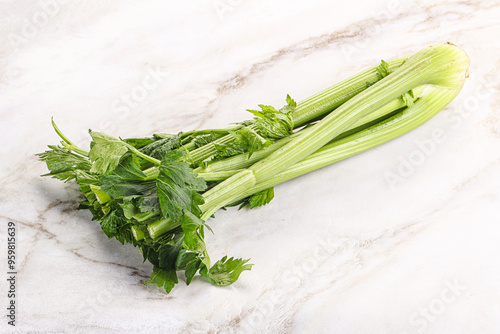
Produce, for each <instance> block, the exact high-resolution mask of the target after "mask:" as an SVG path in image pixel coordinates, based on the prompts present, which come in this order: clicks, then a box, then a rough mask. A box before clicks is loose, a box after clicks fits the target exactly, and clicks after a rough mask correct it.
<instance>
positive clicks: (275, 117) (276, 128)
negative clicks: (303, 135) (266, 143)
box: [247, 95, 297, 139]
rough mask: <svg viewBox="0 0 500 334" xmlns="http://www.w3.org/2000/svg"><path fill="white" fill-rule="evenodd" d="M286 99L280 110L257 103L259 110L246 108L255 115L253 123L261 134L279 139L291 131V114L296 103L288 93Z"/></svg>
mask: <svg viewBox="0 0 500 334" xmlns="http://www.w3.org/2000/svg"><path fill="white" fill-rule="evenodd" d="M286 101H287V104H286V105H285V106H284V107H283V108H281V109H280V110H277V109H276V108H274V107H273V106H267V105H264V104H259V107H260V109H261V110H252V109H247V111H249V112H251V113H252V114H254V115H255V116H257V118H255V125H256V126H257V128H258V129H259V131H260V134H261V135H262V136H264V137H266V138H272V139H280V138H283V137H286V136H289V135H290V134H291V133H292V130H293V119H292V116H291V115H292V111H294V110H295V108H296V106H297V103H296V102H295V101H294V100H293V99H292V98H291V97H290V95H287V97H286Z"/></svg>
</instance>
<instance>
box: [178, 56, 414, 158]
mask: <svg viewBox="0 0 500 334" xmlns="http://www.w3.org/2000/svg"><path fill="white" fill-rule="evenodd" d="M405 60H406V58H399V59H394V60H390V61H388V62H387V63H388V65H389V70H390V71H393V70H395V69H397V68H398V67H400V66H401V65H402V64H403V63H404V62H405ZM377 68H378V66H374V67H372V68H369V69H367V70H365V71H363V72H360V73H358V74H356V75H354V76H353V77H351V78H348V79H346V80H344V81H342V82H340V83H338V84H336V85H333V86H331V87H329V88H327V89H325V90H323V91H321V92H319V93H317V94H314V95H313V96H311V97H309V98H307V99H305V100H303V101H301V102H299V103H298V104H297V107H296V108H295V110H294V111H293V112H292V114H291V116H292V119H293V123H294V127H300V126H302V125H304V124H306V123H308V122H310V121H312V120H314V119H317V118H319V117H322V116H323V115H325V114H327V113H329V112H331V111H332V110H334V109H335V108H337V107H338V106H340V105H342V104H343V103H345V102H346V101H347V100H349V99H350V98H352V97H353V96H355V95H357V94H359V93H360V92H362V91H363V90H365V89H366V88H367V86H368V85H367V84H372V83H375V82H377V81H379V80H380V76H379V74H378V72H377ZM250 128H251V129H252V130H257V127H256V126H255V125H250ZM232 141H234V137H233V136H231V135H226V136H224V137H221V138H219V139H217V140H216V141H214V142H213V143H209V144H207V145H204V146H202V147H200V148H198V149H195V150H193V151H191V152H190V153H189V156H188V157H187V159H188V161H190V162H191V163H192V164H194V165H196V164H198V163H200V162H202V161H203V160H205V159H208V158H210V157H212V156H213V155H214V154H215V153H217V149H216V148H215V145H214V144H218V145H225V144H228V143H230V142H232Z"/></svg>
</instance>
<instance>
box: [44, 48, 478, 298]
mask: <svg viewBox="0 0 500 334" xmlns="http://www.w3.org/2000/svg"><path fill="white" fill-rule="evenodd" d="M468 66H469V59H468V57H467V55H466V54H465V53H464V52H463V51H462V50H460V49H459V48H457V47H456V46H454V45H451V44H444V45H437V46H432V47H428V48H425V49H423V50H421V51H419V52H417V53H415V54H413V55H411V56H409V57H407V58H401V59H395V60H391V61H388V62H385V61H382V62H381V64H380V65H378V66H375V67H372V68H370V69H367V70H365V71H363V72H361V73H359V74H357V75H355V76H353V77H351V78H349V79H347V80H344V81H342V82H340V83H339V84H336V85H334V86H332V87H330V88H328V89H326V90H323V91H321V92H319V93H318V94H315V95H313V96H311V97H310V98H308V99H306V100H304V101H302V102H299V103H296V102H295V101H294V100H293V99H292V98H290V96H287V98H286V104H285V106H284V107H282V108H280V109H276V108H274V107H272V106H266V105H260V106H259V107H260V110H249V111H250V112H251V113H252V114H253V115H254V116H255V117H254V118H253V119H251V120H247V121H244V122H242V123H239V124H236V125H235V126H232V127H229V128H226V129H211V130H198V131H191V132H185V133H178V134H154V135H153V136H152V137H148V138H130V139H118V138H114V137H111V136H109V135H106V134H103V133H98V132H93V131H90V135H91V137H92V142H91V144H90V150H89V151H86V150H84V149H81V148H79V147H77V146H75V145H74V144H73V143H72V142H71V141H70V140H69V139H68V138H67V137H66V136H65V135H64V134H62V132H61V131H60V130H59V129H58V127H57V126H56V125H55V123H54V122H53V123H52V124H53V126H54V129H55V131H56V132H57V133H58V134H59V136H60V137H61V138H62V141H61V145H60V146H49V148H50V150H48V151H46V152H43V153H40V154H38V155H39V158H40V159H41V160H43V161H45V162H46V164H47V167H48V169H49V171H50V173H48V174H46V175H49V176H52V177H55V178H57V179H60V180H63V181H68V180H73V179H74V180H76V182H77V183H78V185H79V187H80V190H81V192H82V193H83V195H84V197H85V199H84V200H83V201H82V202H80V208H81V209H88V210H89V211H90V212H92V214H93V219H94V220H97V221H99V222H100V224H101V227H102V229H103V231H104V233H106V235H107V236H108V237H109V238H116V239H117V240H119V241H120V242H122V243H124V242H128V243H131V244H133V245H135V246H137V247H139V248H140V250H141V252H142V254H143V256H144V260H148V261H149V262H151V263H152V264H153V266H154V270H153V273H152V275H151V280H150V281H149V282H147V283H152V284H157V285H158V286H159V287H162V288H164V289H165V291H166V292H167V293H168V292H170V291H171V289H172V288H173V287H174V286H175V284H177V283H178V278H177V272H178V271H181V270H183V271H184V272H185V277H186V283H187V284H189V283H190V282H191V280H192V278H193V277H194V275H195V274H196V273H199V274H201V275H203V276H205V277H206V278H207V279H208V280H209V281H210V282H211V283H213V284H216V285H229V284H232V283H233V282H234V281H236V280H237V279H238V277H239V276H240V274H241V273H242V272H243V271H245V270H250V269H251V267H252V265H251V264H249V263H248V261H249V260H243V259H235V258H227V257H223V258H222V259H221V260H219V261H217V262H215V263H214V264H213V265H212V264H211V261H210V257H209V255H208V251H207V248H206V245H205V241H204V233H205V228H209V227H208V225H206V221H207V220H208V219H209V218H210V217H211V216H213V215H214V213H215V212H216V211H217V210H219V209H220V208H223V207H226V206H233V205H240V207H242V206H243V207H244V206H248V207H249V208H255V207H259V206H262V205H265V204H267V203H269V202H270V201H271V200H272V199H273V197H274V190H273V189H274V188H273V187H274V186H275V185H278V184H280V183H282V182H285V181H287V180H290V179H292V178H295V177H297V176H300V175H303V174H305V173H309V172H311V171H314V170H316V169H319V168H322V167H324V166H327V165H329V164H332V163H334V162H337V161H339V160H342V159H345V158H347V157H350V156H352V155H355V154H357V153H360V152H363V151H365V150H367V149H369V148H372V147H375V146H377V145H380V144H382V143H384V142H387V141H389V140H391V139H394V138H396V137H398V136H400V135H402V134H404V133H406V132H408V131H410V130H412V129H414V128H416V127H418V126H419V125H421V124H423V123H425V122H426V121H427V120H429V119H430V118H432V117H433V116H434V115H435V114H436V113H438V112H439V111H440V110H442V109H443V108H444V107H445V106H446V105H448V104H449V103H450V102H451V101H452V100H453V99H454V98H455V96H457V94H458V93H459V92H460V90H461V88H462V86H463V84H464V82H465V78H466V77H467V69H468ZM209 229H210V228H209Z"/></svg>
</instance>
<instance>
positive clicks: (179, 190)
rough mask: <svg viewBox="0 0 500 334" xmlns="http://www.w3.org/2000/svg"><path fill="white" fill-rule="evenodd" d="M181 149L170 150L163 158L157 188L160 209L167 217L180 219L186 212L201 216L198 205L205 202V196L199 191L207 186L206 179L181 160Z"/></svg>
mask: <svg viewBox="0 0 500 334" xmlns="http://www.w3.org/2000/svg"><path fill="white" fill-rule="evenodd" d="M182 155H183V152H181V151H170V152H168V153H167V154H166V155H165V156H164V157H163V159H162V160H161V165H160V167H159V171H160V173H159V175H158V177H157V179H156V190H157V193H158V198H159V200H160V209H161V212H162V214H163V216H164V217H165V218H170V219H172V220H173V221H180V220H181V218H182V216H183V215H184V212H192V213H194V214H196V215H197V216H199V214H200V213H201V212H200V209H199V208H198V205H201V204H203V197H202V196H201V194H199V193H198V192H201V191H204V190H205V189H206V187H207V185H206V183H205V180H203V179H202V178H199V177H197V175H196V174H195V173H193V171H192V169H191V168H190V167H189V165H188V164H187V163H185V162H182V161H179V159H180V158H181V157H182Z"/></svg>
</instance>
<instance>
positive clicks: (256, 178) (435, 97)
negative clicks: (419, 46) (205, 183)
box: [148, 44, 469, 238]
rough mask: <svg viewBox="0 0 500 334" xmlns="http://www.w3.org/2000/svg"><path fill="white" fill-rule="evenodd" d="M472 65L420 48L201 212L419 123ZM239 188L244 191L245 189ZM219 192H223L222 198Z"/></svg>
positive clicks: (210, 197)
mask: <svg viewBox="0 0 500 334" xmlns="http://www.w3.org/2000/svg"><path fill="white" fill-rule="evenodd" d="M468 65H469V59H468V57H467V55H466V54H465V53H464V52H463V51H462V50H460V49H459V48H457V47H455V46H452V45H449V44H445V45H438V46H435V47H430V48H427V49H424V50H422V51H420V52H418V53H416V54H415V55H413V56H412V57H410V58H409V59H408V61H407V62H406V63H405V64H404V65H403V66H401V67H400V68H399V69H397V70H396V71H395V72H394V73H392V74H391V75H389V76H387V77H386V78H384V79H383V80H381V81H380V82H378V83H377V84H375V85H373V86H371V87H370V88H369V89H367V90H366V91H364V92H362V93H360V94H359V95H357V96H356V97H354V98H353V99H351V100H349V101H348V102H346V103H345V104H344V105H342V106H341V107H340V108H338V109H337V110H336V111H335V113H332V114H334V116H333V117H331V115H332V114H330V115H328V116H327V117H325V119H323V120H322V121H320V122H319V123H318V125H316V126H315V132H314V134H317V137H316V136H314V135H312V133H313V132H311V134H309V133H305V134H304V135H301V136H300V137H298V138H294V139H293V140H292V141H290V142H289V143H287V144H286V145H284V146H283V147H281V148H279V149H278V150H276V151H275V152H274V153H272V154H270V155H269V156H268V157H267V158H265V159H264V160H262V161H261V162H259V163H257V164H255V165H253V166H252V167H250V168H249V169H248V170H245V171H244V172H240V173H238V174H235V175H234V176H232V177H231V178H229V179H228V180H227V181H224V182H222V183H221V184H219V185H218V186H216V187H214V188H212V189H211V190H210V191H209V192H207V193H206V194H207V197H205V196H204V197H205V199H206V202H205V204H204V205H202V206H201V207H200V208H201V209H202V211H203V215H202V218H203V219H205V220H206V219H208V218H209V217H210V216H211V215H212V214H213V213H215V212H216V211H217V210H218V209H219V208H220V207H223V206H225V205H227V204H230V203H232V202H236V201H237V200H239V199H241V198H244V197H247V196H249V195H251V194H254V193H256V192H258V191H261V190H264V189H267V188H269V187H272V186H274V185H276V184H279V183H281V182H284V181H286V180H289V179H290V178H293V177H297V176H299V175H302V174H305V173H308V172H310V171H312V170H315V169H318V168H321V167H324V166H326V165H328V164H331V163H333V162H335V161H338V160H341V159H344V158H346V157H349V156H352V155H354V154H357V153H359V152H362V151H365V150H366V149H369V148H370V147H373V146H376V145H379V144H380V143H383V142H386V141H388V140H391V139H393V138H395V137H397V136H399V135H401V134H403V133H405V132H408V131H410V130H411V129H413V128H415V127H417V126H419V125H420V124H422V123H424V122H425V121H426V120H428V119H429V118H431V117H432V116H433V115H434V114H435V113H437V112H439V110H441V109H442V108H444V107H445V106H446V105H447V104H448V103H449V102H450V101H451V100H452V99H453V98H454V97H455V96H456V95H457V94H458V92H459V91H460V90H461V88H462V86H463V83H464V81H465V78H466V75H467V69H468ZM424 86H425V87H424ZM417 87H420V88H418V89H417V90H420V89H424V88H425V89H424V90H423V92H422V94H421V95H420V96H419V99H418V100H417V101H416V103H415V105H414V106H413V107H411V108H409V109H407V110H405V112H404V113H402V114H401V115H399V114H398V115H399V116H398V117H396V116H395V117H393V118H391V119H389V120H387V121H383V122H381V123H379V124H377V125H375V126H373V127H370V128H369V129H366V130H364V131H361V132H360V133H358V134H354V135H352V136H349V137H346V138H344V139H341V140H340V141H338V142H336V143H333V144H331V145H329V146H326V147H325V148H323V149H322V150H319V151H318V149H319V148H321V146H323V145H324V144H326V143H327V142H328V141H329V140H331V139H333V138H335V137H336V136H337V135H338V134H339V133H341V132H342V131H343V130H345V129H346V128H347V127H349V125H351V124H355V122H356V121H357V120H358V119H360V118H362V117H363V116H366V115H368V114H370V113H372V112H374V111H376V110H377V109H379V108H381V107H383V106H384V105H385V104H387V103H390V101H391V99H392V100H394V99H396V98H397V97H398V96H400V95H402V94H403V93H405V92H407V91H409V90H411V89H415V88H417ZM304 138H306V139H307V140H306V139H304ZM349 143H350V144H349ZM341 145H346V146H344V147H341ZM315 151H318V152H317V153H314V154H313V155H311V157H310V158H307V157H308V156H309V155H310V154H311V153H310V152H315ZM300 160H303V161H301V162H299V161H300ZM292 165H293V166H292ZM249 171H250V173H249ZM233 180H238V182H237V184H236V183H235V184H231V182H232V181H233ZM241 189H245V190H244V191H243V192H241ZM217 194H221V195H222V196H220V197H218V196H217ZM148 229H149V231H150V234H151V236H152V237H153V238H155V237H157V236H158V235H160V234H158V233H157V231H160V230H162V231H166V230H165V229H164V228H162V226H161V225H154V224H153V225H150V226H149V227H148Z"/></svg>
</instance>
